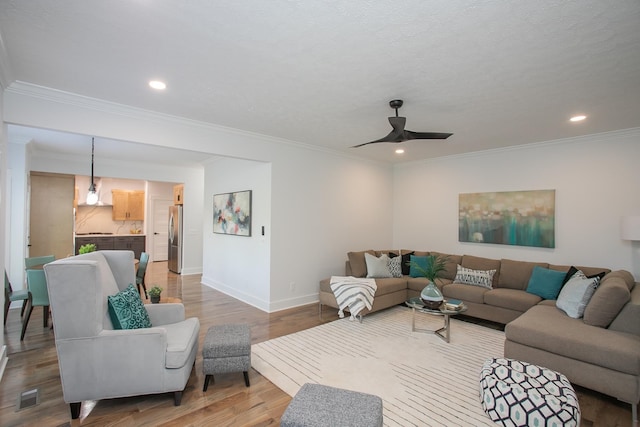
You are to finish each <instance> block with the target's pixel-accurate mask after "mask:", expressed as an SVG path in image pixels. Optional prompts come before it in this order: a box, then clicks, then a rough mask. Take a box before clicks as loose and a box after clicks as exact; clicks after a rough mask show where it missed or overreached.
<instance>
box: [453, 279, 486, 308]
mask: <svg viewBox="0 0 640 427" xmlns="http://www.w3.org/2000/svg"><path fill="white" fill-rule="evenodd" d="M488 291H489V289H488V288H483V287H481V286H472V285H464V284H461V283H451V284H448V285H444V286H443V287H442V294H443V295H444V296H445V297H447V298H455V299H459V300H463V301H469V302H475V303H476V304H484V294H485V293H487V292H488Z"/></svg>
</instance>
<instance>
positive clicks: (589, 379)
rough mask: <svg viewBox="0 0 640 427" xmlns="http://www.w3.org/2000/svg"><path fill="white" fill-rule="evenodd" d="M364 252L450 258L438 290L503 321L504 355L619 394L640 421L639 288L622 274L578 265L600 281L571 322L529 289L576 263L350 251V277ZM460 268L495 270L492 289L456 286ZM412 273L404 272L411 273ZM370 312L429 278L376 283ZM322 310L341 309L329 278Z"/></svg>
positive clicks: (474, 312)
mask: <svg viewBox="0 0 640 427" xmlns="http://www.w3.org/2000/svg"><path fill="white" fill-rule="evenodd" d="M365 252H368V253H370V254H372V255H375V256H378V257H379V256H380V255H382V254H389V255H390V256H392V257H395V256H400V257H403V258H402V263H403V264H405V263H406V262H408V261H409V254H413V255H415V256H426V255H441V256H447V257H448V262H447V268H446V271H445V272H444V274H443V275H442V276H443V277H442V278H441V279H438V281H437V285H438V287H439V288H440V289H441V291H442V293H443V295H444V296H445V298H455V299H459V300H462V301H464V303H465V304H466V305H467V307H468V310H467V311H466V312H465V315H467V316H472V317H476V318H480V319H486V320H490V321H493V322H498V323H502V324H505V325H506V326H505V338H506V339H505V347H504V356H505V357H508V358H513V359H518V360H523V361H527V362H530V363H535V364H537V365H541V366H545V367H547V368H550V369H553V370H556V371H558V372H561V373H563V374H565V375H566V376H567V377H568V378H569V380H570V381H571V382H572V383H574V384H577V385H580V386H583V387H586V388H589V389H592V390H595V391H598V392H601V393H604V394H607V395H609V396H613V397H615V398H617V399H619V400H621V401H624V402H627V403H630V404H631V405H632V414H633V417H634V420H637V404H638V402H639V401H640V284H638V283H636V282H635V280H634V278H633V276H632V275H631V274H630V273H629V272H627V271H624V270H619V271H613V272H612V271H610V270H609V269H607V268H598V267H584V266H577V267H576V268H577V269H579V270H581V271H583V272H584V273H585V275H586V276H593V275H600V277H602V279H601V280H600V283H599V285H598V287H597V288H596V290H595V293H594V294H593V296H592V297H591V299H590V300H589V302H588V304H587V306H586V308H585V310H584V315H583V317H581V318H572V317H569V316H568V315H567V314H566V313H565V312H564V311H562V310H560V309H559V308H557V307H556V301H555V300H549V299H543V298H541V297H540V296H538V295H535V294H532V293H530V292H527V287H528V285H529V281H530V279H531V276H532V272H533V271H534V267H536V266H540V267H543V268H544V269H548V270H554V271H559V272H563V273H564V272H568V271H569V269H570V267H571V266H568V265H553V264H547V263H542V262H527V261H515V260H509V259H500V260H498V259H490V258H482V257H477V256H471V255H450V254H441V253H438V252H424V251H412V250H402V251H394V250H385V251H374V250H368V251H361V252H349V253H348V254H347V256H348V260H347V262H346V267H345V275H346V276H355V277H366V276H367V264H366V262H365V256H364V254H365ZM458 265H460V266H462V267H466V268H469V269H473V270H485V271H486V270H495V274H494V275H493V279H492V288H491V289H489V288H487V287H481V286H473V285H469V284H464V283H454V279H455V278H456V273H457V269H458ZM405 272H406V271H405ZM375 280H376V285H377V290H376V294H375V299H374V304H373V306H372V309H371V310H365V311H364V312H363V314H366V313H368V312H375V311H378V310H382V309H384V308H388V307H391V306H393V305H397V304H402V303H403V302H404V301H406V300H407V299H408V298H411V297H416V296H419V295H420V292H421V290H422V289H423V288H424V287H425V286H426V285H427V280H426V279H425V278H423V277H410V276H408V275H403V276H402V277H392V278H376V279H375ZM319 299H320V312H321V313H322V310H323V308H322V307H323V305H328V306H330V307H334V308H338V305H337V302H336V299H335V297H334V295H333V293H332V292H331V288H330V279H325V280H322V281H321V282H320V293H319Z"/></svg>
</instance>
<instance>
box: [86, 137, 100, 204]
mask: <svg viewBox="0 0 640 427" xmlns="http://www.w3.org/2000/svg"><path fill="white" fill-rule="evenodd" d="M93 150H94V141H93V138H91V185H90V186H89V193H88V194H87V204H88V205H95V204H96V203H98V193H96V184H95V183H94V182H93Z"/></svg>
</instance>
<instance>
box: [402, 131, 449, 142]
mask: <svg viewBox="0 0 640 427" xmlns="http://www.w3.org/2000/svg"><path fill="white" fill-rule="evenodd" d="M451 135H453V134H452V133H445V132H412V131H410V130H407V131H405V132H404V136H405V137H406V140H410V139H447V138H449V137H450V136H451Z"/></svg>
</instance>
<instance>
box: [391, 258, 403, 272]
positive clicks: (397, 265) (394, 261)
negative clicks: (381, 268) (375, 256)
mask: <svg viewBox="0 0 640 427" xmlns="http://www.w3.org/2000/svg"><path fill="white" fill-rule="evenodd" d="M389 273H391V277H402V257H399V256H395V257H393V258H391V259H389Z"/></svg>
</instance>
